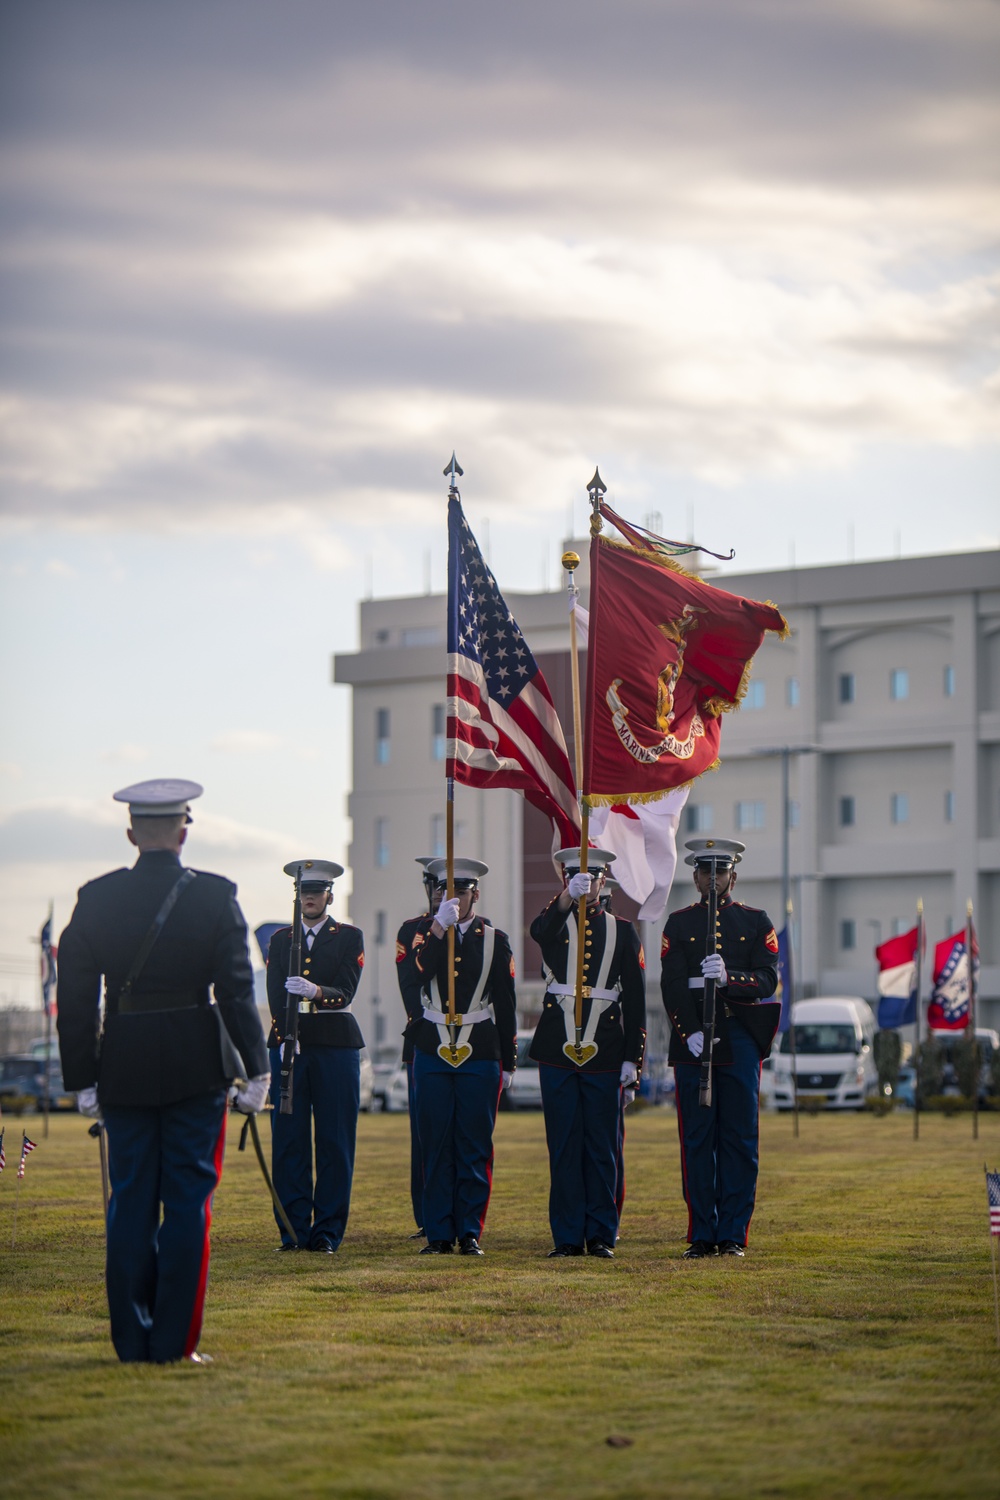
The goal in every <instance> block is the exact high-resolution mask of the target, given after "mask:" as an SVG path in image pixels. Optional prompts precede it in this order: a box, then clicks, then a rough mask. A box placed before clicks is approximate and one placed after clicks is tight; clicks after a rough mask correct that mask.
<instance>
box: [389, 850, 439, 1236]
mask: <svg viewBox="0 0 1000 1500" xmlns="http://www.w3.org/2000/svg"><path fill="white" fill-rule="evenodd" d="M433 860H434V855H432V854H418V855H417V859H416V862H417V864H418V865H420V866H421V867H422V871H423V881H424V894H425V896H426V898H427V910H426V911H422V912H421V913H420V915H419V916H416V917H408V918H407V920H406V921H405V922H404V923H403V924H402V926H401V927H400V929H399V931H398V932H397V934H396V975H397V978H398V981H399V992H400V995H401V996H402V998H403V1006H404V1008H405V1009H406V1026H405V1028H404V1030H403V1067H404V1068H405V1069H406V1102H407V1107H408V1110H409V1116H410V1204H411V1206H412V1208H413V1221H414V1223H415V1224H416V1226H417V1230H416V1234H415V1235H413V1236H412V1238H414V1239H419V1238H420V1236H421V1235H422V1234H423V1232H424V1225H423V1212H424V1168H423V1163H422V1161H421V1160H420V1136H419V1133H418V1131H417V1091H416V1089H415V1088H414V1086H413V1036H412V1034H411V1031H410V1024H411V1022H412V1021H419V1020H420V1016H421V1007H420V1002H419V992H420V985H419V981H417V980H416V979H415V975H414V964H413V960H414V955H415V954H416V951H417V949H418V948H419V947H420V946H421V944H422V943H423V942H424V941H425V939H426V937H427V930H428V928H429V927H430V925H431V922H432V921H433V919H434V918H433V911H432V907H431V903H432V901H433V898H434V877H433V876H432V875H428V874H427V866H428V865H429V864H431V863H433ZM408 995H409V996H411V997H412V1001H413V1003H414V1005H415V1012H414V1014H413V1015H411V1014H410V1008H409V1007H408V1006H407V996H408Z"/></svg>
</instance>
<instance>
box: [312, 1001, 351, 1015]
mask: <svg viewBox="0 0 1000 1500" xmlns="http://www.w3.org/2000/svg"><path fill="white" fill-rule="evenodd" d="M299 1015H300V1016H350V1015H353V1011H352V1010H351V1007H350V1005H338V1006H337V1008H336V1010H334V1009H333V1007H332V1006H330V1005H324V1004H323V1002H322V1000H300V1001H299Z"/></svg>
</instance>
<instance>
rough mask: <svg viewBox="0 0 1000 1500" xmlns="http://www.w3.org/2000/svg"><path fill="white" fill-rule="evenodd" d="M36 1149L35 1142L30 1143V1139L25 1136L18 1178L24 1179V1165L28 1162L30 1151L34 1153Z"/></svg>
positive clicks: (22, 1143)
mask: <svg viewBox="0 0 1000 1500" xmlns="http://www.w3.org/2000/svg"><path fill="white" fill-rule="evenodd" d="M21 1133H22V1135H24V1132H23V1131H22V1132H21ZM34 1149H35V1143H34V1141H29V1139H28V1137H27V1136H26V1135H24V1139H23V1140H22V1142H21V1161H20V1164H19V1165H18V1169H17V1175H18V1177H23V1176H24V1164H25V1162H26V1161H27V1160H28V1152H29V1151H34Z"/></svg>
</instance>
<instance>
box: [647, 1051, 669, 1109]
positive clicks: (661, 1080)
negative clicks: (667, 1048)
mask: <svg viewBox="0 0 1000 1500" xmlns="http://www.w3.org/2000/svg"><path fill="white" fill-rule="evenodd" d="M639 1098H640V1099H645V1100H646V1102H647V1103H648V1104H673V1103H674V1070H673V1068H671V1067H668V1065H667V1059H666V1058H665V1057H650V1056H649V1055H648V1054H647V1055H646V1057H645V1058H644V1060H643V1064H642V1077H641V1078H640V1080H639Z"/></svg>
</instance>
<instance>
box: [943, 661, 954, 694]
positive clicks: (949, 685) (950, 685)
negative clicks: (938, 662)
mask: <svg viewBox="0 0 1000 1500" xmlns="http://www.w3.org/2000/svg"><path fill="white" fill-rule="evenodd" d="M944 695H945V697H946V698H954V696H955V668H954V667H945V669H944Z"/></svg>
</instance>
